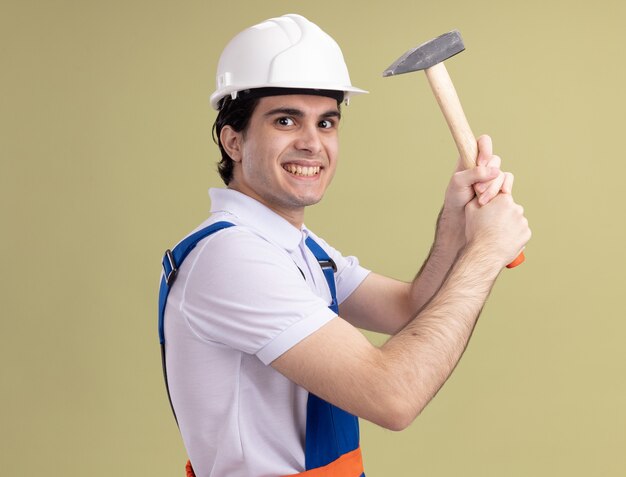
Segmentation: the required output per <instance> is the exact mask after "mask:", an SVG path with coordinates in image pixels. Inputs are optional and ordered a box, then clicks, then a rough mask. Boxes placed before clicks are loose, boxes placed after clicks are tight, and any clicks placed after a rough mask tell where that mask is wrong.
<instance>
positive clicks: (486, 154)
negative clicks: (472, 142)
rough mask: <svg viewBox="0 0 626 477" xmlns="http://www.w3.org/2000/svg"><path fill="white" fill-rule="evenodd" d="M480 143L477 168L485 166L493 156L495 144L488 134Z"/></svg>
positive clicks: (481, 138) (484, 135) (479, 140)
mask: <svg viewBox="0 0 626 477" xmlns="http://www.w3.org/2000/svg"><path fill="white" fill-rule="evenodd" d="M477 142H478V157H477V158H476V165H477V166H485V165H487V163H488V162H489V160H490V159H491V156H493V143H492V141H491V138H490V137H489V136H487V135H486V134H483V135H482V136H480V137H479V138H478V140H477Z"/></svg>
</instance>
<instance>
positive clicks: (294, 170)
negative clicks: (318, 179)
mask: <svg viewBox="0 0 626 477" xmlns="http://www.w3.org/2000/svg"><path fill="white" fill-rule="evenodd" d="M283 169H285V170H286V171H287V172H289V173H290V174H293V175H294V176H300V177H314V176H316V175H318V174H319V173H320V169H321V167H320V166H310V167H307V166H298V165H297V164H284V165H283Z"/></svg>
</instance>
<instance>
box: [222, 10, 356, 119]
mask: <svg viewBox="0 0 626 477" xmlns="http://www.w3.org/2000/svg"><path fill="white" fill-rule="evenodd" d="M216 80H217V89H216V90H215V92H214V93H213V94H212V95H211V106H213V108H215V109H219V107H220V101H221V100H222V99H223V98H224V97H226V96H229V95H230V96H231V97H232V98H233V99H235V98H236V97H237V93H238V92H240V91H244V90H249V89H256V88H298V89H316V90H331V91H339V92H343V98H344V99H345V100H347V99H348V98H349V97H350V96H352V95H354V94H361V93H367V91H364V90H362V89H359V88H355V87H353V86H352V84H351V83H350V76H349V75H348V68H347V66H346V63H345V61H344V59H343V54H342V53H341V49H340V48H339V45H337V43H336V42H335V40H333V39H332V38H331V37H330V36H329V35H328V34H327V33H325V32H324V31H322V29H321V28H320V27H318V26H317V25H316V24H315V23H312V22H310V21H309V20H307V19H306V18H304V17H303V16H301V15H294V14H290V15H284V16H282V17H277V18H270V19H269V20H266V21H264V22H261V23H259V24H258V25H254V26H252V27H250V28H248V29H246V30H244V31H242V32H241V33H239V34H238V35H237V36H235V38H233V39H232V40H231V41H230V43H228V45H226V48H224V51H223V52H222V56H221V57H220V60H219V63H218V66H217V77H216Z"/></svg>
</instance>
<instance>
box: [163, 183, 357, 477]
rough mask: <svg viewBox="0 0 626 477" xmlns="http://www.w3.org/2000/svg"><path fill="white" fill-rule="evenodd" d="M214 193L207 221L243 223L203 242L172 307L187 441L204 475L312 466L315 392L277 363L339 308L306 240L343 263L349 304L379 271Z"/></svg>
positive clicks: (264, 476) (257, 208)
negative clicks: (308, 452) (309, 417)
mask: <svg viewBox="0 0 626 477" xmlns="http://www.w3.org/2000/svg"><path fill="white" fill-rule="evenodd" d="M209 193H210V196H211V203H212V207H211V216H210V218H209V219H208V220H207V221H205V222H204V223H203V224H201V226H200V227H198V229H200V228H204V227H206V226H207V225H210V224H212V223H214V222H219V221H223V220H224V221H228V222H232V223H234V224H235V225H237V226H236V227H231V228H228V229H224V230H222V231H219V232H217V233H215V234H213V235H211V236H209V237H207V238H205V239H204V240H202V241H201V242H199V243H198V245H197V246H196V248H195V249H194V250H193V251H192V252H191V253H190V254H189V255H188V256H187V258H186V260H185V261H184V262H183V264H182V266H181V267H180V270H179V272H178V276H177V279H176V282H175V283H174V285H173V287H172V289H171V291H170V294H169V297H168V301H167V308H166V310H165V346H166V359H167V370H168V379H169V387H170V393H171V397H172V402H173V404H174V408H175V409H176V415H177V418H178V423H179V426H180V431H181V434H182V437H183V441H184V443H185V447H186V449H187V452H188V454H189V457H190V459H191V462H192V465H193V467H194V470H195V473H196V475H197V476H198V477H208V476H216V477H225V476H228V477H240V476H241V477H270V476H272V477H275V476H277V475H286V474H293V473H297V472H302V471H304V470H305V468H304V439H305V429H306V402H307V396H308V392H307V391H306V390H305V389H303V388H301V387H299V386H297V385H296V384H294V383H293V382H291V381H289V380H288V379H287V378H285V377H284V376H283V375H282V374H280V373H278V372H277V371H275V370H274V369H273V368H272V367H271V366H269V365H270V363H271V362H272V361H274V360H275V359H276V358H278V357H279V356H280V355H281V354H283V353H284V352H285V351H287V350H288V349H289V348H291V347H292V346H294V345H295V344H297V343H298V342H300V341H301V340H302V339H304V338H306V337H307V336H309V335H310V334H312V333H314V332H315V331H316V330H318V329H319V328H320V327H321V326H323V325H324V324H325V323H327V322H328V321H330V320H331V319H333V318H334V317H335V316H336V315H335V313H333V312H332V311H331V310H330V309H329V308H328V305H329V303H330V299H331V298H330V292H329V290H328V285H327V283H326V280H325V278H324V274H323V273H322V270H321V268H320V266H319V264H318V262H317V260H316V259H315V257H314V256H313V254H312V253H311V252H310V250H309V249H308V248H307V246H306V245H305V240H306V238H307V237H308V236H309V235H310V236H311V237H312V238H313V239H314V240H315V241H316V242H317V243H318V244H319V245H320V246H321V247H322V248H324V249H325V250H326V252H327V253H328V255H329V256H330V257H331V258H332V259H333V260H334V261H335V263H336V264H337V273H336V274H335V279H336V283H337V301H338V302H339V304H341V302H342V301H343V300H345V299H346V298H347V297H348V296H349V295H350V294H351V293H352V292H353V291H354V290H355V289H356V288H357V287H358V286H359V284H360V283H361V282H362V281H363V279H364V278H365V277H366V276H367V274H368V273H369V272H368V270H366V269H364V268H362V267H361V266H360V265H359V262H358V260H357V259H356V258H354V257H343V256H342V255H341V254H340V253H339V252H338V251H336V250H335V249H333V248H332V247H330V246H329V245H328V244H327V243H326V242H324V241H323V240H322V239H320V238H319V237H317V236H315V235H314V234H313V233H312V232H310V231H309V230H307V229H306V228H305V227H303V228H302V230H298V229H296V228H295V227H293V226H292V225H291V224H290V223H289V222H287V221H286V220H285V219H283V218H282V217H280V216H279V215H277V214H276V213H274V212H273V211H271V210H270V209H268V208H267V207H265V206H264V205H262V204H261V203H259V202H257V201H255V200H254V199H251V198H250V197H248V196H246V195H244V194H241V193H239V192H236V191H233V190H230V189H211V190H210V191H209ZM198 229H196V230H198ZM298 268H299V269H300V270H301V271H302V273H301V272H300V270H298ZM302 274H304V276H305V278H303V276H302Z"/></svg>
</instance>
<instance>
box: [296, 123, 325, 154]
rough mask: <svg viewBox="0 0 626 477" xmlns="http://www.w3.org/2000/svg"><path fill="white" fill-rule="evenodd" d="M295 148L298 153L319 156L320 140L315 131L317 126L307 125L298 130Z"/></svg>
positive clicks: (318, 133) (320, 149) (318, 134)
mask: <svg viewBox="0 0 626 477" xmlns="http://www.w3.org/2000/svg"><path fill="white" fill-rule="evenodd" d="M295 148H296V149H297V150H299V151H303V152H308V153H310V154H311V155H315V154H319V153H320V152H321V151H322V138H321V137H320V132H319V131H318V129H317V124H315V125H307V126H306V127H303V128H302V129H301V130H300V134H299V135H298V138H297V139H296V142H295Z"/></svg>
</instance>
